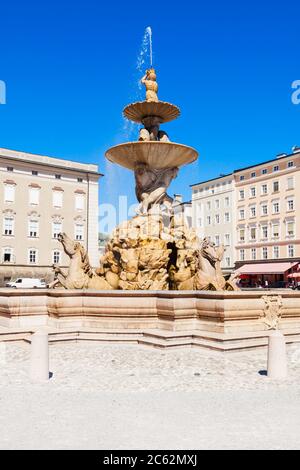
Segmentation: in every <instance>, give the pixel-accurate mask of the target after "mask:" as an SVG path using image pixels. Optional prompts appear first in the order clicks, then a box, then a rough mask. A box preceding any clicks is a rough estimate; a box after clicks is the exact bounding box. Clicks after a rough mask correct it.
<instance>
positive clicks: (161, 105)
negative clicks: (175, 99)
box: [123, 101, 180, 123]
mask: <svg viewBox="0 0 300 470" xmlns="http://www.w3.org/2000/svg"><path fill="white" fill-rule="evenodd" d="M123 114H124V116H125V117H126V118H127V119H129V120H130V121H134V122H139V123H140V122H142V121H143V119H144V118H145V117H148V116H157V117H159V118H160V122H161V123H164V122H169V121H172V120H173V119H176V118H177V117H178V116H179V115H180V110H179V108H178V107H177V106H175V105H174V104H171V103H166V102H165V101H138V102H136V103H131V104H129V105H128V106H126V108H124V110H123Z"/></svg>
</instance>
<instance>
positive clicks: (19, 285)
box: [6, 277, 47, 289]
mask: <svg viewBox="0 0 300 470" xmlns="http://www.w3.org/2000/svg"><path fill="white" fill-rule="evenodd" d="M6 287H14V288H16V289H43V288H46V287H47V284H46V281H45V279H32V278H31V277H18V278H17V279H16V280H15V281H10V282H7V283H6Z"/></svg>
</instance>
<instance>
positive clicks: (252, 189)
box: [250, 186, 256, 197]
mask: <svg viewBox="0 0 300 470" xmlns="http://www.w3.org/2000/svg"><path fill="white" fill-rule="evenodd" d="M255 196H256V188H255V186H253V187H252V188H250V197H255Z"/></svg>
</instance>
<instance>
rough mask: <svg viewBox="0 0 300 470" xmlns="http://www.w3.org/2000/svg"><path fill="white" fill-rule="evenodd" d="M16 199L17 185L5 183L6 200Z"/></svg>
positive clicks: (12, 200)
mask: <svg viewBox="0 0 300 470" xmlns="http://www.w3.org/2000/svg"><path fill="white" fill-rule="evenodd" d="M14 200H15V185H14V184H5V185H4V201H5V202H14Z"/></svg>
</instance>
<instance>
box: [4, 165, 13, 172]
mask: <svg viewBox="0 0 300 470" xmlns="http://www.w3.org/2000/svg"><path fill="white" fill-rule="evenodd" d="M6 169H7V171H14V168H13V167H12V166H8V167H7V168H6Z"/></svg>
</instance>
